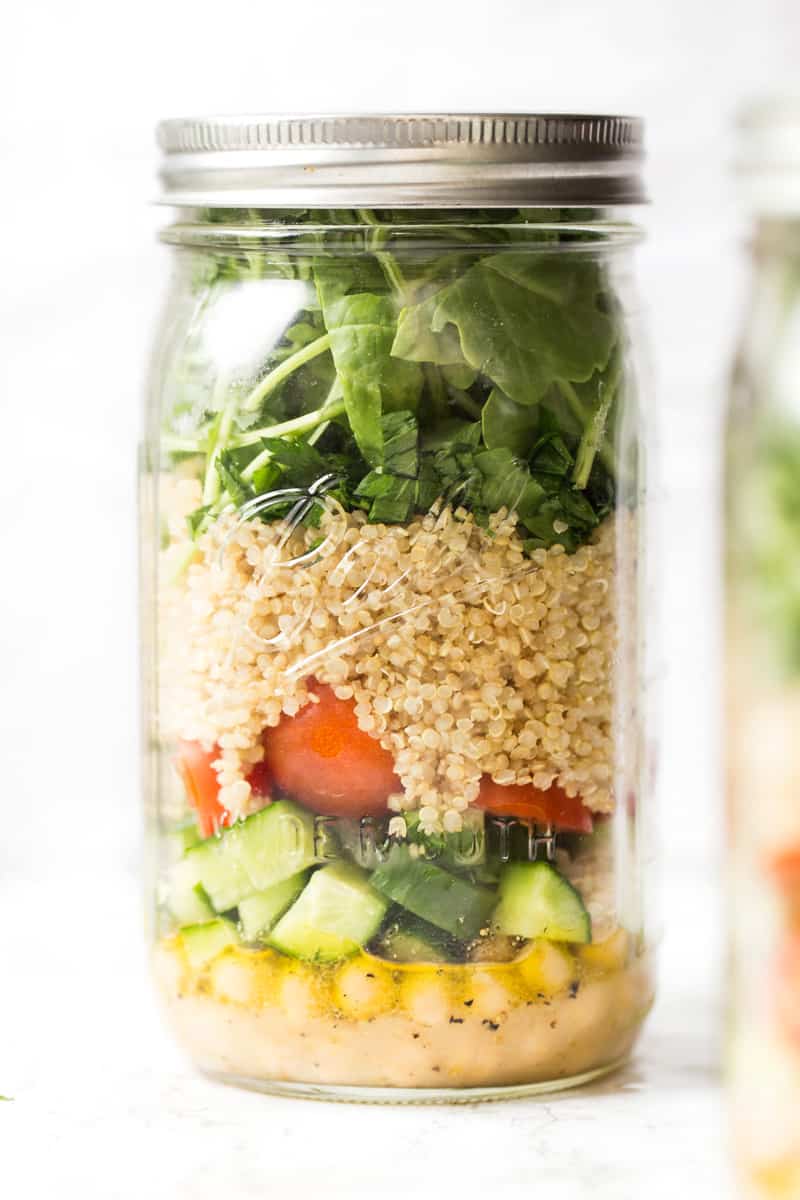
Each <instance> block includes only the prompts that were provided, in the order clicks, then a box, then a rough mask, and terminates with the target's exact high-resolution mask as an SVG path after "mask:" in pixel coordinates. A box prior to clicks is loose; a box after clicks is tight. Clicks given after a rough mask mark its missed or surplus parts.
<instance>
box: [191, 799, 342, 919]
mask: <svg viewBox="0 0 800 1200" xmlns="http://www.w3.org/2000/svg"><path fill="white" fill-rule="evenodd" d="M185 861H186V862H187V863H191V864H192V868H193V869H194V872H195V878H196V880H197V882H199V883H202V885H203V887H204V888H205V890H206V892H207V893H208V897H209V899H210V900H211V903H212V904H213V905H214V908H215V909H216V911H217V912H226V911H227V910H228V909H229V908H234V907H235V906H236V905H237V904H238V903H239V901H240V900H244V899H245V898H246V897H247V896H252V894H253V892H261V891H264V890H265V889H266V888H268V887H272V886H273V885H274V884H276V883H280V882H281V881H282V880H284V879H288V878H289V876H290V875H296V874H297V873H298V871H304V870H306V869H307V868H308V867H310V866H312V865H313V864H314V863H315V862H318V861H319V860H318V859H317V858H316V856H315V845H314V816H313V814H312V813H310V812H307V811H306V810H305V809H303V808H299V807H298V806H297V805H296V804H292V803H291V802H290V801H288V800H279V801H278V802H277V803H275V804H270V805H269V806H268V807H267V808H262V809H261V810H260V811H259V812H257V813H253V815H252V816H251V817H248V818H247V820H246V821H238V822H237V823H236V824H235V825H232V826H231V827H230V829H226V830H225V831H224V833H222V834H221V835H220V836H219V837H213V838H207V839H206V841H204V842H201V843H200V845H199V846H195V847H194V848H193V849H192V850H189V851H188V853H187V854H186V858H185Z"/></svg>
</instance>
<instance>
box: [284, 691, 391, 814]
mask: <svg viewBox="0 0 800 1200" xmlns="http://www.w3.org/2000/svg"><path fill="white" fill-rule="evenodd" d="M308 686H309V690H310V691H311V692H313V693H314V695H315V696H317V702H316V703H315V702H314V701H311V702H310V703H308V704H306V705H305V706H304V707H303V708H301V710H300V712H299V713H298V714H297V716H294V717H287V716H284V717H282V718H281V720H280V723H279V724H278V725H276V726H275V728H274V729H266V730H265V731H264V762H265V764H266V767H267V769H268V770H269V772H270V774H271V776H272V778H273V779H274V781H275V783H276V784H277V785H278V787H280V788H281V789H282V790H283V791H285V792H287V793H288V795H289V796H292V797H293V798H294V799H295V800H298V801H299V802H300V803H301V804H305V805H306V806H307V807H308V808H311V809H313V810H314V812H318V813H323V814H324V815H325V816H331V817H366V816H378V815H379V814H380V813H384V812H385V811H386V799H387V797H388V796H389V794H390V793H391V792H399V791H402V784H401V783H400V780H399V779H398V778H397V776H396V775H395V773H394V761H393V759H392V756H391V754H390V753H389V751H388V750H384V748H383V746H381V744H380V742H378V741H377V740H376V739H375V738H373V737H370V736H369V734H368V733H364V731H363V730H362V729H359V727H358V722H357V720H356V715H355V712H354V711H353V710H354V705H353V701H352V700H339V699H338V698H337V697H336V696H335V695H334V693H333V690H332V689H331V688H329V687H328V686H327V685H326V684H323V683H317V682H316V680H312V681H310V682H309V685H308Z"/></svg>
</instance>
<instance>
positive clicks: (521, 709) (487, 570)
mask: <svg viewBox="0 0 800 1200" xmlns="http://www.w3.org/2000/svg"><path fill="white" fill-rule="evenodd" d="M162 495H163V497H164V504H165V509H166V516H167V523H168V530H169V534H170V539H171V540H170V543H169V545H168V547H167V549H166V550H164V551H163V552H162V570H161V578H162V589H161V593H162V594H161V606H160V621H161V629H160V635H161V642H162V655H163V658H162V662H163V669H162V672H161V720H162V729H163V732H164V734H165V735H166V736H167V737H168V738H169V737H176V738H177V737H181V738H188V739H192V740H197V741H200V742H202V743H203V744H204V745H205V746H206V747H207V748H210V747H211V746H213V745H215V744H216V745H217V746H219V747H220V751H221V753H220V758H219V760H218V762H217V771H218V774H219V779H220V784H221V792H220V801H221V803H222V804H224V805H225V807H226V808H228V809H229V810H230V811H231V812H232V813H234V814H235V815H241V814H245V813H247V812H248V811H249V810H250V807H251V804H252V801H251V796H250V786H249V784H248V783H247V781H246V778H245V777H246V775H247V774H248V773H249V771H250V769H251V767H252V765H253V764H254V763H256V762H258V761H259V760H260V759H261V758H262V757H263V749H262V743H261V736H262V733H263V730H264V729H265V727H267V726H274V725H277V723H278V722H279V721H280V719H281V716H282V715H283V714H288V715H290V716H291V715H294V714H295V713H297V712H298V711H299V710H300V708H301V707H302V706H303V705H304V704H307V703H313V702H314V699H315V698H314V696H313V695H310V694H309V692H308V689H307V686H306V680H307V679H308V678H309V677H310V676H312V675H313V676H314V677H316V678H317V679H318V680H320V681H321V682H323V683H327V684H329V685H331V686H332V687H333V689H334V691H335V693H336V695H337V696H339V697H340V698H342V699H344V698H350V697H352V698H353V699H354V701H355V712H356V716H357V719H358V723H359V725H360V727H361V728H362V729H363V730H364V731H365V732H366V733H369V734H370V735H371V736H373V737H375V738H378V739H379V740H380V742H381V744H382V745H383V746H385V747H386V749H387V750H389V751H391V753H392V754H393V756H394V760H395V769H396V772H397V774H398V776H399V778H400V780H401V782H402V785H403V792H402V793H399V794H397V795H394V796H392V797H390V800H389V807H390V809H391V810H393V811H394V812H395V813H402V812H403V811H404V810H411V809H420V815H421V821H422V823H423V826H424V827H426V828H427V829H430V830H438V829H442V828H443V829H445V830H448V831H456V830H458V829H459V828H460V827H461V820H462V817H461V814H462V812H463V810H464V809H465V808H467V807H468V805H469V804H470V803H471V802H472V801H473V800H475V799H476V797H477V795H478V789H479V785H480V780H481V777H482V776H483V775H490V776H491V777H492V778H493V779H494V780H495V781H496V782H497V783H499V784H525V783H533V784H534V785H535V786H536V787H538V788H548V787H550V786H551V785H552V784H553V783H558V784H559V785H560V786H561V787H563V788H564V789H565V790H566V792H567V793H568V794H569V795H576V794H578V795H580V796H581V799H582V800H583V802H584V804H586V805H587V806H588V807H589V808H590V809H592V810H594V811H595V812H609V811H610V810H611V808H612V796H611V780H612V755H613V747H612V739H611V725H612V696H611V681H612V675H613V656H614V650H615V642H616V633H615V625H614V617H613V605H614V587H613V584H614V578H613V561H614V534H613V518H609V519H608V520H607V521H606V522H604V524H603V525H602V526H601V527H600V529H599V530H598V531H597V535H596V537H595V539H594V540H593V542H592V543H590V544H588V545H585V546H583V547H581V548H580V549H579V550H578V551H577V552H576V553H575V554H572V555H567V554H565V552H564V550H563V548H562V547H561V546H553V547H552V548H551V549H549V550H536V551H534V553H533V555H532V556H530V557H528V556H526V555H525V554H524V552H523V545H522V540H521V538H520V537H519V535H518V533H517V532H516V529H515V522H514V518H513V517H512V516H509V515H507V514H506V513H505V512H500V513H497V514H496V515H495V516H494V517H493V518H492V520H491V523H490V528H489V529H485V528H482V527H480V526H479V525H477V524H476V523H475V521H474V519H473V517H472V516H471V514H469V513H467V512H466V511H464V510H461V509H457V510H455V511H452V510H451V509H450V508H443V509H442V510H441V511H440V512H439V513H438V514H435V515H434V514H430V515H426V516H424V517H420V518H418V519H416V520H414V521H412V522H411V523H410V524H409V525H407V526H400V525H369V524H367V522H366V519H365V516H364V514H363V513H361V512H353V513H345V512H344V511H343V510H341V509H339V508H338V506H336V505H335V504H334V503H333V502H332V501H330V500H328V501H326V503H325V506H324V511H323V514H322V519H321V525H320V527H319V528H316V529H315V528H309V527H306V526H298V527H295V528H293V527H291V526H288V525H287V523H286V522H284V521H278V522H274V523H270V524H267V523H265V522H263V521H261V520H258V519H255V520H249V521H244V520H242V519H241V517H240V516H238V515H237V514H230V515H226V516H223V517H222V518H220V519H219V520H218V521H217V522H216V524H215V525H214V527H213V528H212V529H211V530H209V531H208V532H207V533H206V534H204V535H203V536H202V537H201V538H200V539H199V541H198V543H197V547H196V551H195V553H194V555H193V557H192V559H191V562H190V564H189V566H188V568H186V567H185V565H184V569H176V568H178V567H179V564H181V563H183V564H185V561H186V555H187V551H188V552H189V553H191V550H190V546H189V543H188V541H187V534H186V524H185V519H184V517H185V514H186V513H187V512H189V511H191V510H192V509H193V508H195V507H196V506H197V505H198V504H199V503H200V499H199V485H198V484H197V483H196V481H194V480H189V479H183V480H176V479H170V480H168V481H166V482H165V485H164V488H163V492H162ZM298 560H299V561H298Z"/></svg>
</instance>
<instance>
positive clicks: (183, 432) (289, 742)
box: [142, 117, 652, 1100]
mask: <svg viewBox="0 0 800 1200" xmlns="http://www.w3.org/2000/svg"><path fill="white" fill-rule="evenodd" d="M639 140H640V130H639V127H638V123H636V122H631V121H627V120H623V119H613V118H584V117H581V118H559V119H558V120H557V121H556V120H554V119H551V118H537V117H524V118H523V117H519V118H515V119H513V120H512V119H510V118H496V119H490V118H459V119H455V118H441V119H438V118H392V119H389V118H381V119H355V118H350V119H347V118H343V119H337V120H333V119H330V120H315V119H313V118H308V119H304V120H298V121H288V120H286V121H274V122H271V121H269V120H268V119H266V118H265V119H264V120H263V121H259V122H253V123H249V124H248V123H239V122H235V121H234V122H225V123H216V124H214V125H207V124H203V123H194V124H191V123H186V122H175V123H168V124H167V125H166V126H164V127H163V129H162V143H163V145H164V147H165V149H166V151H167V165H166V168H165V172H164V178H165V181H166V184H167V196H166V199H167V200H168V201H169V202H171V203H173V204H176V205H178V206H179V208H180V210H181V211H180V214H179V220H178V222H177V223H176V224H173V225H171V226H169V227H168V228H167V229H166V231H165V233H164V240H165V241H166V242H167V243H169V244H170V245H171V246H172V247H174V265H173V280H172V287H171V292H170V298H169V302H168V305H167V309H166V313H165V316H164V320H163V325H162V334H161V339H160V342H159V345H158V349H157V352H156V355H155V360H154V369H153V379H152V388H151V390H150V396H149V403H148V408H147V432H146V440H145V445H144V453H143V470H142V488H143V513H144V519H143V534H144V543H145V563H146V567H145V570H144V582H145V597H146V598H145V645H146V653H145V679H146V681H147V682H146V694H147V713H146V733H147V737H146V742H147V745H148V747H149V765H148V770H147V772H146V774H147V800H146V802H147V808H148V813H149V826H150V835H151V836H150V845H151V850H152V854H151V863H152V873H153V897H154V899H153V906H154V942H155V956H154V961H155V975H156V980H157V986H158V991H159V994H160V997H161V999H162V1001H163V1005H164V1008H165V1011H166V1014H167V1018H168V1021H169V1024H170V1025H171V1027H172V1029H173V1030H174V1032H175V1035H176V1036H177V1038H178V1039H179V1041H180V1042H181V1044H182V1045H183V1046H184V1047H185V1048H186V1049H187V1050H188V1052H189V1053H190V1054H191V1056H192V1058H193V1059H194V1061H195V1062H196V1063H197V1064H198V1065H199V1066H200V1067H201V1068H202V1069H203V1070H204V1071H206V1072H209V1073H211V1074H213V1075H215V1076H219V1077H222V1078H224V1079H227V1080H229V1081H239V1082H242V1083H246V1084H248V1085H250V1086H256V1087H259V1088H262V1089H264V1090H268V1091H283V1092H285V1091H290V1092H295V1093H300V1094H320V1093H322V1094H329V1095H334V1096H348V1097H352V1096H356V1097H357V1098H361V1099H370V1098H372V1099H406V1100H408V1099H417V1100H435V1099H442V1098H448V1097H449V1098H456V1099H469V1098H480V1097H482V1096H491V1095H493V1094H497V1093H503V1092H512V1091H515V1090H516V1091H536V1090H547V1089H550V1088H553V1087H564V1086H568V1085H570V1084H575V1083H579V1082H582V1081H584V1080H587V1079H590V1078H592V1077H594V1076H596V1075H597V1074H599V1073H602V1072H604V1071H607V1070H609V1069H611V1068H612V1067H614V1066H615V1065H617V1064H618V1063H620V1062H621V1061H622V1060H623V1059H624V1058H625V1057H626V1055H627V1054H628V1053H629V1051H630V1049H631V1046H632V1045H633V1042H634V1040H635V1038H636V1035H637V1033H638V1030H639V1028H640V1026H641V1024H642V1021H643V1019H644V1017H645V1015H646V1013H647V1011H648V1009H649V1007H650V1004H651V1001H652V955H651V946H650V940H649V936H648V931H647V929H646V928H645V912H644V904H643V896H644V893H643V889H644V885H645V883H646V877H647V874H648V859H649V854H650V851H649V844H648V840H647V837H646V833H647V824H646V810H647V807H648V801H649V799H650V796H649V793H650V791H651V788H652V779H651V775H650V769H649V767H650V744H649V741H648V740H647V738H648V737H649V733H648V730H647V728H646V724H647V723H646V720H645V706H646V702H647V697H646V695H645V692H644V687H643V683H644V680H645V677H646V662H647V644H646V640H645V635H648V636H649V634H650V629H649V624H648V618H647V614H646V613H645V611H644V602H643V593H644V586H643V583H644V568H643V563H644V555H645V551H646V549H647V547H646V541H647V537H646V514H645V509H644V457H645V456H644V454H643V453H642V449H643V442H642V437H643V434H642V428H643V425H642V416H643V411H642V410H643V408H645V407H646V405H645V403H644V402H645V400H646V397H643V396H641V395H640V393H639V390H638V388H637V382H638V378H639V364H638V358H637V347H638V342H637V337H636V335H635V316H636V310H635V307H634V306H633V305H632V301H631V294H632V292H631V275H630V267H631V264H630V258H631V247H632V246H633V244H634V243H635V241H636V239H637V236H638V235H637V230H636V228H635V227H634V226H632V225H631V224H630V223H628V222H627V221H625V220H623V219H622V216H621V215H620V212H619V211H616V209H615V208H612V206H617V205H622V204H625V203H632V202H635V201H638V200H639V199H640V198H641V197H640V192H639V183H638V175H637V168H638V159H639V157H640V146H639ZM420 146H421V147H422V148H420ZM287 147H289V148H288V149H287ZM376 162H377V166H376ZM320 175H321V178H320V177H319V176H320ZM323 205H324V206H325V207H324V208H323V207H322V206H323ZM501 205H502V207H501Z"/></svg>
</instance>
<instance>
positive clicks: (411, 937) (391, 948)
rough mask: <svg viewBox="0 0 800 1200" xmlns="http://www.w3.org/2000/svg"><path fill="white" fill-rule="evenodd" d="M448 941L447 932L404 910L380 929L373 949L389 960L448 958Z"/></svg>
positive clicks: (442, 960) (425, 960)
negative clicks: (382, 929)
mask: <svg viewBox="0 0 800 1200" xmlns="http://www.w3.org/2000/svg"><path fill="white" fill-rule="evenodd" d="M448 941H449V937H448V935H447V934H443V933H442V931H441V930H439V929H435V928H434V927H433V925H429V924H428V923H427V921H420V920H419V918H417V917H414V916H411V915H410V914H408V913H407V914H405V915H404V916H403V917H402V918H399V919H398V920H397V921H392V922H391V923H390V925H389V926H388V928H387V929H385V930H384V931H383V933H382V934H381V935H380V939H379V940H378V942H377V952H378V954H380V956H381V957H382V958H387V959H389V960H390V961H391V962H407V963H417V962H430V963H441V962H449V961H450V959H451V958H452V957H453V956H452V954H451V953H449V949H450V947H448V945H447V943H448Z"/></svg>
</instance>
